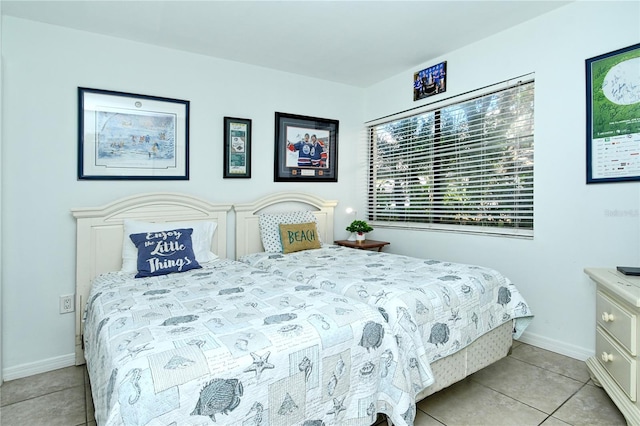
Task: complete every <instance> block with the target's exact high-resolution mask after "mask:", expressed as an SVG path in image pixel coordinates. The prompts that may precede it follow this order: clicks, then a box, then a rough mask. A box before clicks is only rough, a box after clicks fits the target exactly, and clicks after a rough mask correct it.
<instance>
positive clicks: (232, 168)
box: [223, 117, 251, 178]
mask: <svg viewBox="0 0 640 426" xmlns="http://www.w3.org/2000/svg"><path fill="white" fill-rule="evenodd" d="M223 177H224V178H250V177H251V120H250V119H248V118H235V117H225V118H224V175H223Z"/></svg>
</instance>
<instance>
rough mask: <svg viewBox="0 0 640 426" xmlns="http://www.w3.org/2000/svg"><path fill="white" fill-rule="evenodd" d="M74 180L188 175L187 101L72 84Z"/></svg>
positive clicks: (182, 178) (163, 178)
mask: <svg viewBox="0 0 640 426" xmlns="http://www.w3.org/2000/svg"><path fill="white" fill-rule="evenodd" d="M78 124H79V125H78V179H79V180H85V179H102V180H189V101H183V100H179V99H170V98H161V97H157V96H147V95H136V94H132V93H122V92H112V91H107V90H100V89H88V88H85V87H79V88H78Z"/></svg>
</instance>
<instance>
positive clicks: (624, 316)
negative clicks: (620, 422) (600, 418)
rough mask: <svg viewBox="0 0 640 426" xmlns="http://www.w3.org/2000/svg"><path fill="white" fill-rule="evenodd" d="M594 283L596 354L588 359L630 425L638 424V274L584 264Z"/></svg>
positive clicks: (639, 304) (639, 308)
mask: <svg viewBox="0 0 640 426" xmlns="http://www.w3.org/2000/svg"><path fill="white" fill-rule="evenodd" d="M584 271H585V273H586V274H587V275H589V277H591V279H592V280H593V281H595V282H596V285H597V288H596V289H597V293H596V322H597V325H596V355H595V356H594V357H591V358H589V359H588V360H587V367H589V372H590V373H591V378H592V379H593V381H594V382H595V383H596V384H597V385H600V386H602V387H603V388H604V390H605V391H606V392H607V394H609V397H610V398H611V399H612V400H613V402H614V403H615V404H616V405H617V406H618V408H619V409H620V412H621V413H622V415H624V417H625V419H626V421H627V423H628V424H629V425H640V404H639V403H638V399H639V397H640V394H639V393H640V389H639V387H640V365H638V363H639V361H640V359H639V357H638V351H639V350H640V324H639V323H640V277H634V276H629V275H624V274H622V273H620V272H618V271H616V270H615V269H599V268H586V269H585V270H584Z"/></svg>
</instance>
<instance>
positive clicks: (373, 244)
mask: <svg viewBox="0 0 640 426" xmlns="http://www.w3.org/2000/svg"><path fill="white" fill-rule="evenodd" d="M333 243H334V244H337V245H339V246H343V247H349V248H354V249H360V250H371V249H378V251H382V247H384V246H386V245H389V244H391V243H389V242H387V241H376V240H364V241H349V240H337V241H334V242H333Z"/></svg>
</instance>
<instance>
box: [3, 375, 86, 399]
mask: <svg viewBox="0 0 640 426" xmlns="http://www.w3.org/2000/svg"><path fill="white" fill-rule="evenodd" d="M83 384H84V368H83V367H67V368H61V369H58V370H54V371H50V372H48V373H42V374H36V375H34V376H30V377H25V378H24V379H16V380H11V381H8V382H5V383H3V384H2V387H0V406H5V405H9V404H13V403H16V402H20V401H25V400H27V399H31V398H35V397H38V396H42V395H46V394H48V393H51V392H56V391H59V390H62V389H68V388H71V387H75V386H82V385H83Z"/></svg>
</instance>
